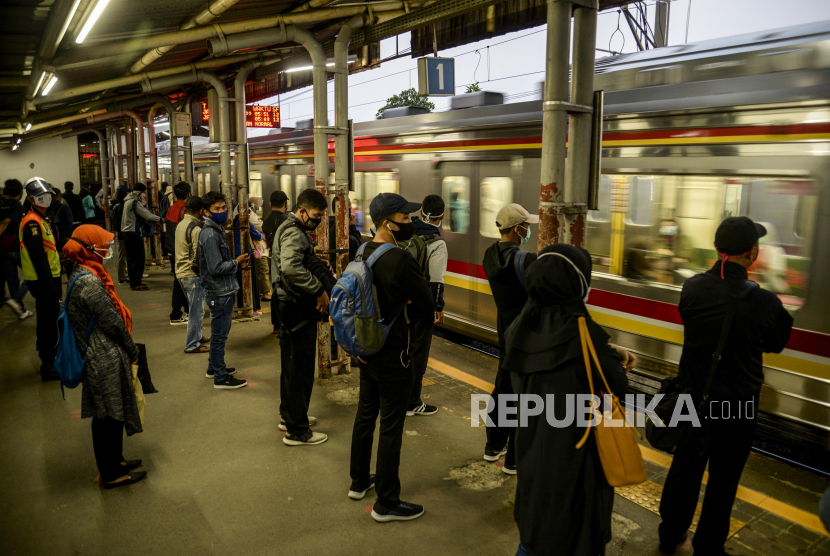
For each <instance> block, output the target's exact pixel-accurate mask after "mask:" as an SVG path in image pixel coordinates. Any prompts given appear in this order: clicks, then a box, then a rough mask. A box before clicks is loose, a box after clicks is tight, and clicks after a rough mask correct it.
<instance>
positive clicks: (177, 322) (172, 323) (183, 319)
mask: <svg viewBox="0 0 830 556" xmlns="http://www.w3.org/2000/svg"><path fill="white" fill-rule="evenodd" d="M180 324H187V315H182V317H181V318H179V319H170V326H178V325H180Z"/></svg>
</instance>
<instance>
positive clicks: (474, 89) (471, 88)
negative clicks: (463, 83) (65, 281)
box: [464, 83, 481, 93]
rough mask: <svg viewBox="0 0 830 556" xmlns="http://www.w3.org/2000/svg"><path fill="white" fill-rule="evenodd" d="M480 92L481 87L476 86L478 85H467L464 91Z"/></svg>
mask: <svg viewBox="0 0 830 556" xmlns="http://www.w3.org/2000/svg"><path fill="white" fill-rule="evenodd" d="M479 91H481V87H479V86H478V83H473V84H472V85H467V88H466V89H464V92H465V93H477V92H479Z"/></svg>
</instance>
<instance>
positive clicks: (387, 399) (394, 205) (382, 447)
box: [349, 193, 435, 522]
mask: <svg viewBox="0 0 830 556" xmlns="http://www.w3.org/2000/svg"><path fill="white" fill-rule="evenodd" d="M420 207H421V205H420V204H418V203H409V202H407V200H406V199H404V198H403V197H401V196H400V195H396V194H394V193H381V194H380V195H378V196H377V197H375V198H374V199H373V200H372V203H371V205H370V206H369V212H370V215H371V216H372V221H373V222H374V223H375V226H376V228H377V233H376V234H375V237H374V239H373V241H371V242H369V243H367V244H366V247H364V251H363V257H364V260H368V258H369V257H370V256H371V255H372V253H374V251H375V250H376V249H378V248H379V247H380V246H381V245H383V244H384V243H393V244H395V245H397V243H398V241H406V240H409V239H410V238H411V237H412V235H413V234H414V232H415V227H414V225H413V224H412V220H411V218H410V216H409V215H410V213H412V212H415V211H416V210H418V209H419V208H420ZM372 285H373V286H374V288H375V289H376V290H377V299H378V304H379V309H380V314H381V315H382V316H383V317H384V319H385V322H390V321H391V320H392V319H394V320H393V321H392V326H391V329H390V330H389V335H388V336H387V338H386V342H385V343H384V344H383V347H382V348H381V350H380V351H379V352H377V353H375V354H374V355H371V356H366V357H365V358H363V359H361V358H358V361H359V364H360V401H359V402H358V406H357V415H356V416H355V420H354V430H353V432H352V455H351V470H350V474H351V478H352V485H351V487H350V488H349V498H351V499H353V500H361V499H362V498H363V497H364V496H365V495H366V492H367V491H368V490H369V489H371V488H372V487H374V486H375V483H377V495H378V499H377V501H376V502H375V505H374V507H373V508H372V518H374V519H375V521H379V522H386V521H406V520H410V519H415V518H418V517H420V516H421V515H423V513H424V508H423V506H420V505H418V504H410V503H408V502H404V501H402V500H401V499H400V493H401V482H400V479H399V478H398V467H399V465H400V460H401V442H402V437H403V425H404V421H405V420H406V408H407V405H408V403H409V395H410V393H411V392H412V381H413V378H414V373H413V368H412V362H411V354H412V346H411V345H410V344H411V338H412V333H413V327H414V325H415V323H418V322H422V321H424V320H428V321H430V322H431V321H432V319H433V318H434V313H435V304H434V303H433V302H432V293H431V292H430V290H429V284H428V283H427V281H426V279H425V278H424V276H423V274H422V273H421V269H420V268H418V264H417V263H416V262H415V259H414V258H412V255H410V254H409V253H408V252H407V251H405V250H404V249H398V248H393V249H389V250H388V251H386V252H385V253H383V254H382V255H381V256H380V257H379V258H378V259H377V260H376V261H375V264H374V265H373V266H372ZM378 413H380V437H379V438H378V456H377V465H376V475H372V474H370V472H369V471H370V464H371V460H372V440H373V438H374V433H375V423H376V421H377V418H378Z"/></svg>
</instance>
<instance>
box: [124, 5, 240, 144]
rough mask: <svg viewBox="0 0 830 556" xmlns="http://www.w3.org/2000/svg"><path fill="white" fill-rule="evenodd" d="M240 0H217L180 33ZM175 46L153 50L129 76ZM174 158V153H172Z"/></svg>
mask: <svg viewBox="0 0 830 556" xmlns="http://www.w3.org/2000/svg"><path fill="white" fill-rule="evenodd" d="M237 2H239V0H215V1H214V2H213V3H211V4H210V5H209V6H208V7H207V8H205V9H204V10H202V11H201V12H199V13H198V14H196V15H194V16H193V17H191V18H190V19H188V20H187V21H186V22H185V23H184V24H182V25H181V26H180V27H179V30H180V31H185V30H187V29H192V28H194V27H198V26H200V25H204V24H206V23H209V22H211V21H213V20H214V19H216V17H218V16H220V15H222V14H223V13H224V12H225V11H227V10H228V9H230V8H232V7H233V6H234V5H236V3H237ZM174 46H175V45H168V46H160V47H156V48H153V49H152V50H150V51H149V52H147V53H146V54H144V56H142V57H141V59H140V60H138V61H137V62H136V63H135V64H133V65H132V67H131V68H130V70H129V71H128V72H127V74H128V75H134V74H136V73H139V72H141V71H142V70H143V69H144V68H146V67H147V66H149V65H150V64H152V63H153V62H155V61H156V60H158V59H159V58H161V57H162V56H164V55H165V54H167V53H168V52H170V50H172V49H173V47H174ZM171 156H172V151H171Z"/></svg>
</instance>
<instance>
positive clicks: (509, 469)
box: [501, 463, 516, 475]
mask: <svg viewBox="0 0 830 556" xmlns="http://www.w3.org/2000/svg"><path fill="white" fill-rule="evenodd" d="M501 471H502V473H504V474H505V475H515V474H516V464H515V463H514V464H513V465H507V464H506V463H505V464H504V467H502V468H501Z"/></svg>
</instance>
